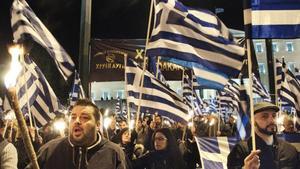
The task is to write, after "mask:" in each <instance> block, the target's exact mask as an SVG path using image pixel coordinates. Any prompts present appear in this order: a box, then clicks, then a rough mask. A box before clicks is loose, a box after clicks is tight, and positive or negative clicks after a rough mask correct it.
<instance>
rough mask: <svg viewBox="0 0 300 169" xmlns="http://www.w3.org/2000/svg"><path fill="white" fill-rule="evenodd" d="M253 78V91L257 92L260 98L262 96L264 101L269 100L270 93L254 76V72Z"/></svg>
mask: <svg viewBox="0 0 300 169" xmlns="http://www.w3.org/2000/svg"><path fill="white" fill-rule="evenodd" d="M252 79H253V93H256V94H258V95H259V96H260V97H261V98H263V99H264V100H265V101H269V102H270V101H271V97H270V94H269V93H268V91H267V90H266V89H265V88H264V86H263V85H262V83H261V82H260V80H259V79H258V78H256V76H255V74H254V73H253V74H252Z"/></svg>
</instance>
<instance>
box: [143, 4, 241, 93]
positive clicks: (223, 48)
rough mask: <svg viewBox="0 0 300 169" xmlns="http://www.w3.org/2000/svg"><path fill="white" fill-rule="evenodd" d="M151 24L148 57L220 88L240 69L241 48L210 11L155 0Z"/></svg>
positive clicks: (202, 82) (201, 83) (206, 84)
mask: <svg viewBox="0 0 300 169" xmlns="http://www.w3.org/2000/svg"><path fill="white" fill-rule="evenodd" d="M155 21H156V22H155V23H154V29H153V31H152V36H151V39H150V41H149V45H148V46H147V55H148V56H149V57H154V56H162V57H164V58H162V59H164V60H168V61H169V62H173V63H176V64H179V65H182V66H184V67H188V68H191V69H193V70H194V73H195V75H196V77H197V80H198V82H199V84H200V85H201V86H205V87H208V88H215V89H223V88H224V85H225V84H226V82H227V81H228V77H235V76H237V75H238V74H239V72H240V70H241V68H242V62H243V59H244V53H245V51H244V48H243V47H241V46H239V45H238V44H237V43H236V42H235V41H234V39H233V36H232V35H231V34H230V32H229V30H228V29H227V27H226V26H225V25H224V24H223V23H222V22H221V20H219V19H218V18H217V17H216V16H215V15H214V14H213V13H212V12H210V11H207V10H194V9H191V8H188V7H185V6H184V5H183V4H182V3H180V2H178V1H176V0H161V1H159V0H157V3H156V5H155Z"/></svg>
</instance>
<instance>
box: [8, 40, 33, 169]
mask: <svg viewBox="0 0 300 169" xmlns="http://www.w3.org/2000/svg"><path fill="white" fill-rule="evenodd" d="M9 52H10V54H11V55H12V61H11V65H10V70H9V71H8V72H7V74H6V75H5V86H6V88H7V91H8V98H9V100H10V102H11V104H12V108H13V109H14V111H15V115H16V119H17V122H18V125H19V128H20V130H21V134H22V139H23V142H24V144H25V148H26V152H27V155H28V156H29V158H30V161H31V163H32V167H33V169H39V165H38V162H37V157H36V154H35V151H34V148H33V145H32V142H31V139H30V136H29V132H28V128H27V126H26V123H25V119H24V117H23V114H22V112H21V110H20V105H19V101H18V97H17V94H16V88H15V85H16V80H17V77H18V74H19V73H20V72H21V70H22V66H21V64H20V63H19V62H18V60H19V56H20V55H22V54H23V52H22V48H20V46H19V45H16V46H14V47H12V48H10V49H9Z"/></svg>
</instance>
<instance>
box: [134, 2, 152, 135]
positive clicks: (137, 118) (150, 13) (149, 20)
mask: <svg viewBox="0 0 300 169" xmlns="http://www.w3.org/2000/svg"><path fill="white" fill-rule="evenodd" d="M150 3H151V4H150V12H149V19H148V28H147V37H146V44H145V53H144V64H143V72H142V75H141V78H142V79H141V85H140V88H139V102H138V108H137V112H136V124H135V128H136V129H137V128H138V123H137V122H138V120H139V116H140V111H141V99H142V89H143V86H144V78H145V76H144V75H145V71H146V52H147V49H148V43H149V36H150V28H151V20H152V12H153V7H154V1H153V0H151V2H150Z"/></svg>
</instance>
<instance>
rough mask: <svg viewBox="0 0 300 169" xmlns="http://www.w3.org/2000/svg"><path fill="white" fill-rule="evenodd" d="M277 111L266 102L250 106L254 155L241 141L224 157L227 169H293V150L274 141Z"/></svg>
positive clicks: (245, 143) (295, 166) (279, 141)
mask: <svg viewBox="0 0 300 169" xmlns="http://www.w3.org/2000/svg"><path fill="white" fill-rule="evenodd" d="M278 111H279V108H278V107H277V106H276V105H274V104H272V103H269V102H260V103H258V104H256V105H254V121H255V140H256V151H251V150H252V139H251V138H249V139H248V140H246V141H241V142H240V143H238V144H237V145H235V147H234V148H233V149H232V151H231V152H230V154H229V155H228V157H227V166H228V168H229V169H238V168H243V169H258V168H260V169H279V168H284V169H296V168H297V167H298V166H299V165H298V164H297V163H299V160H298V159H297V150H296V148H295V147H293V146H292V145H291V144H289V143H288V142H286V141H283V140H280V139H278V138H277V137H276V132H277V126H276V114H277V112H278Z"/></svg>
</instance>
